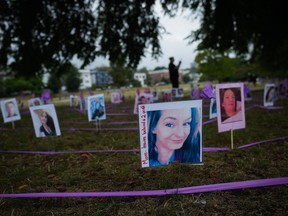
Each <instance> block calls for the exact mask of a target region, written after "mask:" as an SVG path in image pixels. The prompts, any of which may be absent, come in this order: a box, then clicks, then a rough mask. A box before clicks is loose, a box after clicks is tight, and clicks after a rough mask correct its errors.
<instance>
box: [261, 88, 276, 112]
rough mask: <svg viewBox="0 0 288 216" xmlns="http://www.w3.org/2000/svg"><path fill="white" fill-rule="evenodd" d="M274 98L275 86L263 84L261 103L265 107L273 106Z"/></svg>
mask: <svg viewBox="0 0 288 216" xmlns="http://www.w3.org/2000/svg"><path fill="white" fill-rule="evenodd" d="M275 98H276V86H275V84H272V83H270V84H265V86H264V97H263V103H264V106H265V107H268V106H274V101H275Z"/></svg>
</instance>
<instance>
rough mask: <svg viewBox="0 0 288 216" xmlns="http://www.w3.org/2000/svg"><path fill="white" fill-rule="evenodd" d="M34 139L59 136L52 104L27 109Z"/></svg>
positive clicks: (57, 123) (59, 132)
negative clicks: (31, 122)
mask: <svg viewBox="0 0 288 216" xmlns="http://www.w3.org/2000/svg"><path fill="white" fill-rule="evenodd" d="M29 110H30V114H31V118H32V121H33V125H34V131H35V135H36V137H50V136H60V135H61V131H60V127H59V122H58V118H57V114H56V111H55V107H54V104H46V105H40V106H34V107H29Z"/></svg>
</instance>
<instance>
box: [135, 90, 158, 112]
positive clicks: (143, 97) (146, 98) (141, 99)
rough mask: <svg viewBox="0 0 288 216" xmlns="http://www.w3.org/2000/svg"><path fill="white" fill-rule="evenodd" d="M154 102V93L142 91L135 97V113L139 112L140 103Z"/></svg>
mask: <svg viewBox="0 0 288 216" xmlns="http://www.w3.org/2000/svg"><path fill="white" fill-rule="evenodd" d="M150 103H153V95H152V94H150V93H140V94H138V95H136V97H135V103H134V111H133V113H134V114H138V106H139V105H140V104H150Z"/></svg>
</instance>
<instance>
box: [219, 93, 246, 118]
mask: <svg viewBox="0 0 288 216" xmlns="http://www.w3.org/2000/svg"><path fill="white" fill-rule="evenodd" d="M220 106H221V120H222V123H230V122H236V121H241V120H242V113H241V94H240V88H224V89H220Z"/></svg>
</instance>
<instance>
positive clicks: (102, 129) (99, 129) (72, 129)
mask: <svg viewBox="0 0 288 216" xmlns="http://www.w3.org/2000/svg"><path fill="white" fill-rule="evenodd" d="M67 130H68V131H69V132H74V131H123V130H131V131H135V130H139V128H68V129H67Z"/></svg>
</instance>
